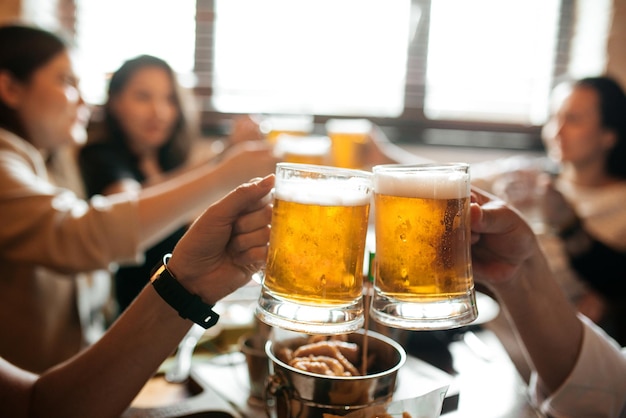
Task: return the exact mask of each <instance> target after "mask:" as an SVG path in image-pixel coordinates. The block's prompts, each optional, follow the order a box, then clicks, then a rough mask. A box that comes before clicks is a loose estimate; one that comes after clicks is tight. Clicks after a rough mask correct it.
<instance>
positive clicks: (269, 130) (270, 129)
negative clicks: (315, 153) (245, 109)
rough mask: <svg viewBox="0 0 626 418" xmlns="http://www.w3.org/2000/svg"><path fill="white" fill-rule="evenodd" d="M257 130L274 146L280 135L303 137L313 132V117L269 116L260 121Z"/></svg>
mask: <svg viewBox="0 0 626 418" xmlns="http://www.w3.org/2000/svg"><path fill="white" fill-rule="evenodd" d="M259 129H260V130H261V132H262V133H263V134H264V135H265V138H266V140H267V142H269V143H270V144H276V139H277V138H278V137H279V136H280V135H282V134H289V135H294V136H295V135H299V136H305V135H309V134H310V133H311V132H313V116H311V115H271V116H268V117H265V118H264V119H263V120H262V121H261V123H260V125H259Z"/></svg>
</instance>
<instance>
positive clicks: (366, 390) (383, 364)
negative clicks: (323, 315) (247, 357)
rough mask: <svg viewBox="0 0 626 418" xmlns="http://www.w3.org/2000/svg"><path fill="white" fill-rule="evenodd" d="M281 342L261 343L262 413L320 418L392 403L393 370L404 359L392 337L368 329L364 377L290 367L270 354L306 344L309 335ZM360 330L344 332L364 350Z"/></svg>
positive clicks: (394, 385)
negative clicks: (265, 360) (264, 370)
mask: <svg viewBox="0 0 626 418" xmlns="http://www.w3.org/2000/svg"><path fill="white" fill-rule="evenodd" d="M299 335H300V336H298V337H291V338H287V339H284V340H277V339H270V340H269V341H268V342H267V343H266V345H265V352H266V354H267V356H268V357H269V360H270V361H269V374H270V376H269V378H268V380H267V384H266V394H265V402H266V412H267V416H268V417H277V418H296V417H297V418H322V417H323V415H324V414H334V415H339V416H343V415H346V414H348V413H350V412H352V411H354V410H357V409H361V408H365V407H368V406H372V405H381V404H386V403H388V402H390V401H391V398H392V396H393V393H394V390H395V388H396V378H397V374H398V370H399V369H400V367H402V365H403V364H404V363H405V361H406V352H405V350H404V348H402V346H401V345H400V344H398V343H397V342H395V341H393V340H392V339H390V338H388V337H385V336H384V335H382V334H379V333H377V332H374V331H371V330H370V331H367V336H368V356H369V357H370V358H372V355H374V356H375V357H374V361H372V362H371V364H369V367H368V371H367V374H366V375H365V376H325V375H321V374H315V373H310V372H307V371H303V370H300V369H297V368H295V367H292V366H289V365H288V364H286V363H284V362H283V361H281V360H279V358H278V356H277V355H276V354H275V353H278V352H279V350H280V349H282V348H283V347H287V348H292V349H293V348H295V347H299V346H301V345H303V344H305V343H306V341H307V339H308V337H309V336H308V335H304V334H299ZM364 335H365V332H364V330H359V331H357V332H354V333H352V334H348V341H349V342H353V343H357V344H358V345H359V347H360V348H361V349H362V348H363V340H364Z"/></svg>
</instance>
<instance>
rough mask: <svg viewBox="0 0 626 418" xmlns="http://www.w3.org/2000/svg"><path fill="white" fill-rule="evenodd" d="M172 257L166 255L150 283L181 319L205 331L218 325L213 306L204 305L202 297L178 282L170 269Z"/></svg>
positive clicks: (154, 271)
mask: <svg viewBox="0 0 626 418" xmlns="http://www.w3.org/2000/svg"><path fill="white" fill-rule="evenodd" d="M170 257H171V254H166V255H165V256H164V257H163V261H162V262H161V263H159V264H157V265H156V266H155V268H154V270H153V273H152V275H151V277H150V283H152V285H153V287H154V289H155V290H156V291H157V293H158V294H159V296H161V298H163V300H165V302H167V303H168V304H169V305H170V306H171V307H172V308H174V309H175V310H176V311H177V312H178V314H179V315H180V317H182V318H184V319H189V320H191V321H193V322H195V323H196V324H198V325H200V326H202V327H203V328H205V329H208V328H210V327H212V326H213V325H215V324H216V323H217V321H218V319H219V315H218V314H217V313H215V312H214V311H213V305H209V304H206V303H204V302H203V301H202V299H201V298H200V296H198V295H194V294H192V293H190V292H189V291H188V290H187V289H185V287H184V286H183V285H182V284H180V282H179V281H178V280H176V277H175V275H174V274H173V273H172V272H171V270H169V269H168V265H167V263H168V261H169V259H170Z"/></svg>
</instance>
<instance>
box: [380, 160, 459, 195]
mask: <svg viewBox="0 0 626 418" xmlns="http://www.w3.org/2000/svg"><path fill="white" fill-rule="evenodd" d="M397 167H399V166H397ZM374 191H375V192H376V193H381V194H386V195H392V196H401V197H420V198H426V199H457V198H461V197H468V196H469V194H470V176H469V173H467V172H466V171H463V170H458V171H453V170H440V169H435V170H426V169H421V168H420V169H411V168H410V167H409V168H407V169H406V170H405V169H391V170H386V169H382V170H375V175H374Z"/></svg>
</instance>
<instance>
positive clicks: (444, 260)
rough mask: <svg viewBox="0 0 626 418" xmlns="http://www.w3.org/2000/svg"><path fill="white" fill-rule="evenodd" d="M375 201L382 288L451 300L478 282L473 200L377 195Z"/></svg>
mask: <svg viewBox="0 0 626 418" xmlns="http://www.w3.org/2000/svg"><path fill="white" fill-rule="evenodd" d="M374 199H375V206H376V214H377V216H376V231H377V232H376V260H377V262H376V273H375V275H376V276H375V277H376V286H377V287H378V288H379V289H380V291H381V292H383V293H384V294H386V295H388V296H389V297H392V298H395V299H398V300H406V301H414V300H437V299H439V300H445V299H447V298H449V297H455V296H458V295H462V294H464V293H465V292H466V291H467V289H468V288H469V287H471V286H472V281H473V280H472V269H471V256H470V251H469V247H468V246H467V240H468V238H469V236H470V229H469V222H467V221H465V220H466V219H468V216H469V198H467V197H465V198H457V199H454V198H450V199H424V198H415V197H401V196H391V195H385V194H381V193H376V194H375V195H374ZM400 214H404V215H400ZM442 219H443V220H444V221H443V222H442Z"/></svg>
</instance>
